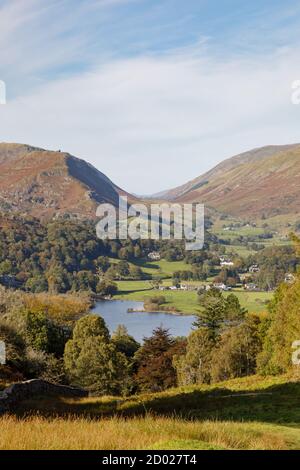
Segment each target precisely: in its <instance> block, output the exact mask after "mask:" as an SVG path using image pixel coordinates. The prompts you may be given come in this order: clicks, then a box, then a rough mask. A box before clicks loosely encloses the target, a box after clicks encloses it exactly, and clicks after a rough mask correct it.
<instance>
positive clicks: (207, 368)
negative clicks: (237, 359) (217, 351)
mask: <svg viewBox="0 0 300 470" xmlns="http://www.w3.org/2000/svg"><path fill="white" fill-rule="evenodd" d="M214 347H215V341H214V338H213V337H212V335H211V331H210V330H209V329H207V328H201V329H199V330H196V331H193V332H192V333H191V334H190V335H189V337H188V340H187V346H186V353H185V354H184V355H181V356H175V357H174V361H173V364H174V367H175V368H176V372H177V379H178V385H192V384H202V383H210V381H211V364H212V357H213V349H214Z"/></svg>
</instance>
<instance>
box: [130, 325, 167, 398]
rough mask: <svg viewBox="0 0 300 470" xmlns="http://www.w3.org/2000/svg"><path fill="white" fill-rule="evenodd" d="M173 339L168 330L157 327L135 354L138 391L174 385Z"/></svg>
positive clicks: (160, 389)
mask: <svg viewBox="0 0 300 470" xmlns="http://www.w3.org/2000/svg"><path fill="white" fill-rule="evenodd" d="M175 345H176V342H175V340H174V339H173V338H172V337H171V336H170V334H169V332H168V330H166V329H164V328H162V327H159V328H156V329H155V330H153V334H152V336H151V337H150V338H145V339H144V344H143V346H142V347H141V348H140V349H139V350H138V352H137V353H136V355H135V367H136V371H137V372H136V374H135V380H136V383H137V385H138V388H139V390H140V391H152V392H154V391H162V390H166V389H167V388H169V387H172V386H175V385H176V371H175V369H174V367H173V364H172V361H173V355H174V354H175V350H174V347H175Z"/></svg>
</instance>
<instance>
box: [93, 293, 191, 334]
mask: <svg viewBox="0 0 300 470" xmlns="http://www.w3.org/2000/svg"><path fill="white" fill-rule="evenodd" d="M143 308H144V303H143V302H133V301H128V300H124V301H123V300H101V301H99V302H97V303H96V305H95V307H94V308H93V310H92V313H94V314H99V315H100V316H101V317H102V318H103V319H104V320H105V323H106V325H107V326H108V328H109V331H110V332H111V333H113V332H114V331H115V329H116V328H117V326H118V325H125V326H126V328H127V330H128V333H129V334H130V335H131V336H133V337H134V338H135V339H136V340H137V341H139V342H141V341H142V340H143V338H144V336H146V337H148V336H151V334H152V331H153V329H154V328H157V327H158V326H161V325H162V326H163V327H164V328H169V330H170V334H171V335H173V336H187V335H188V334H189V333H190V332H191V329H192V324H193V322H194V321H195V317H194V316H193V315H174V314H170V313H146V312H132V313H128V309H143Z"/></svg>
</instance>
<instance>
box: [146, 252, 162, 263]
mask: <svg viewBox="0 0 300 470" xmlns="http://www.w3.org/2000/svg"><path fill="white" fill-rule="evenodd" d="M148 258H149V259H151V261H160V259H161V256H160V254H159V253H158V251H152V252H151V253H149V254H148Z"/></svg>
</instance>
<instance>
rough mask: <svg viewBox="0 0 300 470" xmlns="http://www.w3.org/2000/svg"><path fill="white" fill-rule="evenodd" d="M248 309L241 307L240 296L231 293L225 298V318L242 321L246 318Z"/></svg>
mask: <svg viewBox="0 0 300 470" xmlns="http://www.w3.org/2000/svg"><path fill="white" fill-rule="evenodd" d="M246 313H247V310H246V309H245V308H243V307H241V304H240V301H239V299H238V297H237V296H236V295H234V294H229V295H228V296H227V298H226V300H225V320H227V321H231V322H233V323H234V322H237V323H239V322H241V321H243V320H244V319H245V315H246Z"/></svg>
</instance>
